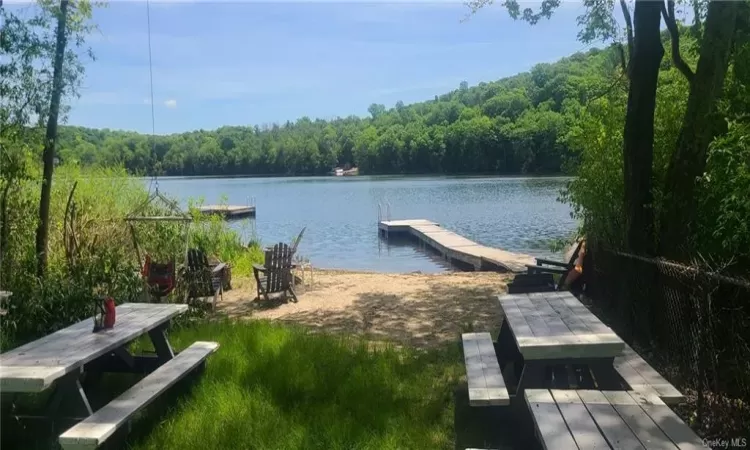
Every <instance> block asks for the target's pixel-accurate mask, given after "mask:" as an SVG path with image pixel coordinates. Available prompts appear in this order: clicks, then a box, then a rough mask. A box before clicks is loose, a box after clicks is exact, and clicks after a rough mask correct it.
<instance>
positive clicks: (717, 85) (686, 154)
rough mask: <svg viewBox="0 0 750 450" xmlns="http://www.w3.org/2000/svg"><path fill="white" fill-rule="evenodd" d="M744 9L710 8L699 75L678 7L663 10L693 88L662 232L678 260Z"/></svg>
mask: <svg viewBox="0 0 750 450" xmlns="http://www.w3.org/2000/svg"><path fill="white" fill-rule="evenodd" d="M740 5H741V3H740V2H738V1H728V2H724V1H711V2H710V3H709V5H708V10H707V14H706V21H705V27H704V30H703V33H702V42H701V46H700V59H699V60H698V68H697V70H696V72H695V74H693V72H692V70H691V69H690V67H689V66H688V65H687V64H686V63H685V62H684V61H683V60H682V57H681V56H680V53H679V52H680V50H679V30H678V29H677V25H676V23H675V20H674V2H672V1H669V2H668V8H666V9H664V8H663V13H664V17H665V20H666V21H667V24H668V25H669V31H670V35H671V38H672V58H673V60H674V62H675V66H676V67H677V68H678V69H679V70H680V72H682V73H683V74H684V75H685V78H687V80H688V81H689V83H690V93H689V94H688V102H687V109H686V111H685V116H684V119H683V122H682V127H681V130H680V134H679V137H678V139H677V145H676V148H675V151H674V153H673V154H672V158H671V160H670V162H669V168H668V169H667V175H666V180H665V187H664V190H665V194H666V201H665V203H664V206H665V207H664V210H663V213H662V218H661V223H662V227H661V233H660V250H661V252H662V253H663V254H664V255H665V256H670V257H675V258H679V257H681V256H683V255H684V253H685V252H686V250H687V248H686V241H687V237H688V233H689V227H690V225H691V224H692V223H693V221H694V220H695V202H694V201H693V199H694V193H695V186H696V183H695V180H696V179H697V178H698V177H699V176H701V175H702V174H703V172H704V170H705V168H706V158H707V152H708V145H709V144H710V143H711V141H712V140H713V138H714V137H715V136H716V134H717V132H718V126H719V125H717V122H719V124H721V122H722V119H721V118H717V117H715V111H716V99H717V98H718V97H719V95H720V94H721V91H722V89H723V86H724V78H725V76H726V73H727V69H728V66H729V56H730V53H731V50H732V39H733V36H734V33H735V25H736V23H737V15H738V12H739V10H740ZM743 7H745V8H747V5H743Z"/></svg>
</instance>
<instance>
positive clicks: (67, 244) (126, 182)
mask: <svg viewBox="0 0 750 450" xmlns="http://www.w3.org/2000/svg"><path fill="white" fill-rule="evenodd" d="M35 170H37V171H38V168H35ZM74 185H75V192H74V195H73V197H72V198H73V202H72V203H71V208H70V209H69V211H72V210H74V212H75V214H74V220H73V221H72V222H71V220H70V214H69V215H68V219H66V209H67V208H68V197H69V195H70V192H71V190H72V188H73V186H74ZM6 186H10V184H9V179H8V178H7V177H5V176H4V174H3V175H0V193H1V192H2V191H3V190H4V187H6ZM12 187H13V189H12V191H10V192H11V195H9V196H7V201H6V204H5V209H4V211H5V212H6V215H5V216H4V220H3V221H2V222H1V223H0V227H7V228H8V231H9V232H8V234H7V235H6V236H7V242H5V243H4V245H3V247H2V248H1V249H0V250H2V253H1V254H0V255H1V256H2V259H1V260H0V286H2V289H4V290H9V291H11V292H13V296H12V297H11V298H10V301H9V304H8V305H6V308H7V309H8V314H7V316H5V317H4V318H3V327H2V335H1V336H0V337H1V338H2V341H1V342H0V347H2V348H7V347H8V346H10V345H13V344H14V343H19V342H23V341H26V340H29V339H33V338H36V337H38V336H40V335H43V334H46V333H48V332H50V331H52V330H55V329H58V328H61V327H63V326H67V325H69V324H71V323H73V322H75V321H77V320H80V319H82V318H85V317H86V316H87V315H88V314H89V312H90V311H91V305H92V303H93V301H94V299H95V298H96V297H97V295H99V294H106V295H111V296H113V297H114V298H115V299H116V300H117V301H118V302H123V301H135V300H138V299H139V298H140V297H139V294H140V293H141V291H142V282H141V279H140V277H139V275H138V269H139V267H140V264H141V261H139V260H138V259H137V258H136V252H135V251H134V244H133V240H132V236H131V233H130V230H129V227H128V226H127V224H126V223H125V221H124V220H123V219H124V217H125V216H126V215H127V214H128V213H130V212H131V211H132V210H133V208H134V207H135V205H139V204H142V203H143V202H144V201H145V200H146V199H147V198H148V192H147V191H146V189H145V187H144V185H143V183H142V181H141V180H138V179H137V178H134V177H131V176H129V175H128V174H127V173H126V172H125V170H124V169H121V168H120V169H115V168H111V169H96V170H92V169H87V170H82V169H80V168H78V167H62V168H60V169H59V170H58V172H57V175H56V177H55V182H54V184H53V186H52V199H51V208H50V219H51V220H50V223H51V226H50V239H49V271H48V274H47V276H46V278H45V279H44V280H43V281H42V280H40V279H38V278H37V277H35V276H34V275H33V274H34V273H35V270H34V268H35V254H34V240H35V235H34V229H35V228H36V221H37V213H36V209H37V207H38V195H39V182H38V181H36V180H32V179H27V180H23V181H19V180H18V179H15V180H13V184H12ZM163 211H164V209H163V207H158V205H157V206H155V207H153V208H151V209H150V210H148V211H146V212H145V214H159V213H163ZM71 223H72V224H73V225H72V227H71ZM66 225H67V227H68V229H69V230H71V228H72V232H69V233H67V235H66V233H65V227H66ZM134 229H135V231H136V235H137V238H138V244H139V248H140V251H141V252H142V253H141V258H143V256H144V253H148V254H149V255H151V256H152V257H153V258H154V260H157V261H164V260H174V261H175V262H176V263H177V264H181V263H182V262H183V261H184V258H185V250H186V239H188V238H189V239H190V240H189V243H190V244H191V245H195V246H200V247H201V248H203V249H204V250H205V251H206V252H207V254H208V255H215V256H217V257H219V258H220V259H222V260H223V261H225V262H229V263H230V264H231V265H232V268H233V273H234V274H238V275H240V276H243V275H244V276H249V274H250V273H251V271H252V268H251V266H252V264H253V263H257V262H262V261H263V255H262V251H261V250H260V248H259V246H258V244H257V242H256V243H255V244H254V245H252V246H250V247H248V246H245V245H243V243H242V242H241V239H240V234H239V233H238V232H237V231H235V230H233V229H231V228H229V227H228V225H227V224H226V223H225V222H224V221H221V220H218V219H217V218H210V217H203V216H200V215H198V214H196V219H195V223H194V224H192V225H191V226H190V229H189V227H188V225H186V224H176V223H174V222H153V221H149V222H137V223H135V224H134ZM190 230H193V231H192V232H191V231H190ZM66 236H67V238H66ZM71 236H72V237H71Z"/></svg>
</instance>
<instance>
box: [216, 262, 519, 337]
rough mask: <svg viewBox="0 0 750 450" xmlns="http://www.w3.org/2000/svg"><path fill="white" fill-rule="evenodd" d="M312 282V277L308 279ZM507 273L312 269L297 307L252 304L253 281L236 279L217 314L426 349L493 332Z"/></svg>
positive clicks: (277, 302)
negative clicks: (470, 333)
mask: <svg viewBox="0 0 750 450" xmlns="http://www.w3.org/2000/svg"><path fill="white" fill-rule="evenodd" d="M307 279H308V281H309V273H308V274H307ZM510 279H511V276H507V275H503V274H498V273H492V272H456V273H442V274H421V273H414V274H384V273H364V272H346V271H335V270H318V269H316V270H315V273H314V283H313V284H312V286H310V285H307V286H306V287H305V288H304V289H302V288H300V289H299V290H300V291H301V293H299V294H298V298H299V302H297V303H293V302H291V301H290V302H283V301H281V300H274V299H272V300H271V302H270V303H267V302H265V301H258V300H257V299H256V289H255V284H254V280H249V279H240V280H236V281H235V282H234V283H233V284H234V285H235V286H234V289H232V290H230V291H227V292H225V293H224V300H223V301H222V302H220V303H219V305H218V306H217V310H218V312H219V313H223V314H226V315H228V316H230V317H233V318H255V319H270V320H278V321H281V322H287V323H296V324H301V325H303V326H307V327H311V328H313V329H320V330H324V331H328V332H336V333H339V332H340V333H348V334H351V333H359V334H363V335H365V336H366V337H367V338H369V339H374V340H378V341H381V340H382V341H391V342H394V343H397V344H402V345H410V346H417V347H429V346H434V345H438V344H441V343H444V342H447V341H455V340H457V339H458V337H459V335H460V333H462V332H466V331H491V332H495V331H497V330H498V329H499V326H500V315H499V306H498V302H497V295H499V294H501V293H503V292H505V291H506V287H505V286H506V282H508V281H509V280H510Z"/></svg>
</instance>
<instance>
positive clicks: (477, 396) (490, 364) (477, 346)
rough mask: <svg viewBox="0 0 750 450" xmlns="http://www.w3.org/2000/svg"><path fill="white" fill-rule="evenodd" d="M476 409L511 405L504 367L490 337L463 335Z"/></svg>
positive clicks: (473, 404)
mask: <svg viewBox="0 0 750 450" xmlns="http://www.w3.org/2000/svg"><path fill="white" fill-rule="evenodd" d="M461 339H462V341H463V348H464V360H465V363H466V377H467V384H468V386H469V404H470V405H472V406H487V405H507V404H509V403H510V397H509V396H508V391H507V389H506V388H505V380H504V379H503V375H502V372H501V371H500V365H499V364H498V362H497V357H496V355H495V348H494V346H493V344H492V337H491V336H490V334H489V333H486V332H484V333H464V334H463V335H461Z"/></svg>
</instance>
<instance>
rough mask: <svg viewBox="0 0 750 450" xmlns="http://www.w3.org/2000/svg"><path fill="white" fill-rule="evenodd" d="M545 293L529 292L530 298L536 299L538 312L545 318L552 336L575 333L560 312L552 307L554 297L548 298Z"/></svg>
mask: <svg viewBox="0 0 750 450" xmlns="http://www.w3.org/2000/svg"><path fill="white" fill-rule="evenodd" d="M543 294H544V293H532V294H529V300H536V302H535V303H536V305H537V313H538V314H539V315H540V316H541V317H542V319H544V322H545V323H546V324H547V328H548V329H549V331H550V335H551V336H569V335H571V334H573V331H572V330H571V329H570V327H568V325H567V324H566V323H565V321H563V319H562V317H561V316H560V314H558V313H557V311H555V309H554V308H552V305H551V304H550V303H551V302H554V298H548V297H546V296H544V295H543Z"/></svg>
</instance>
